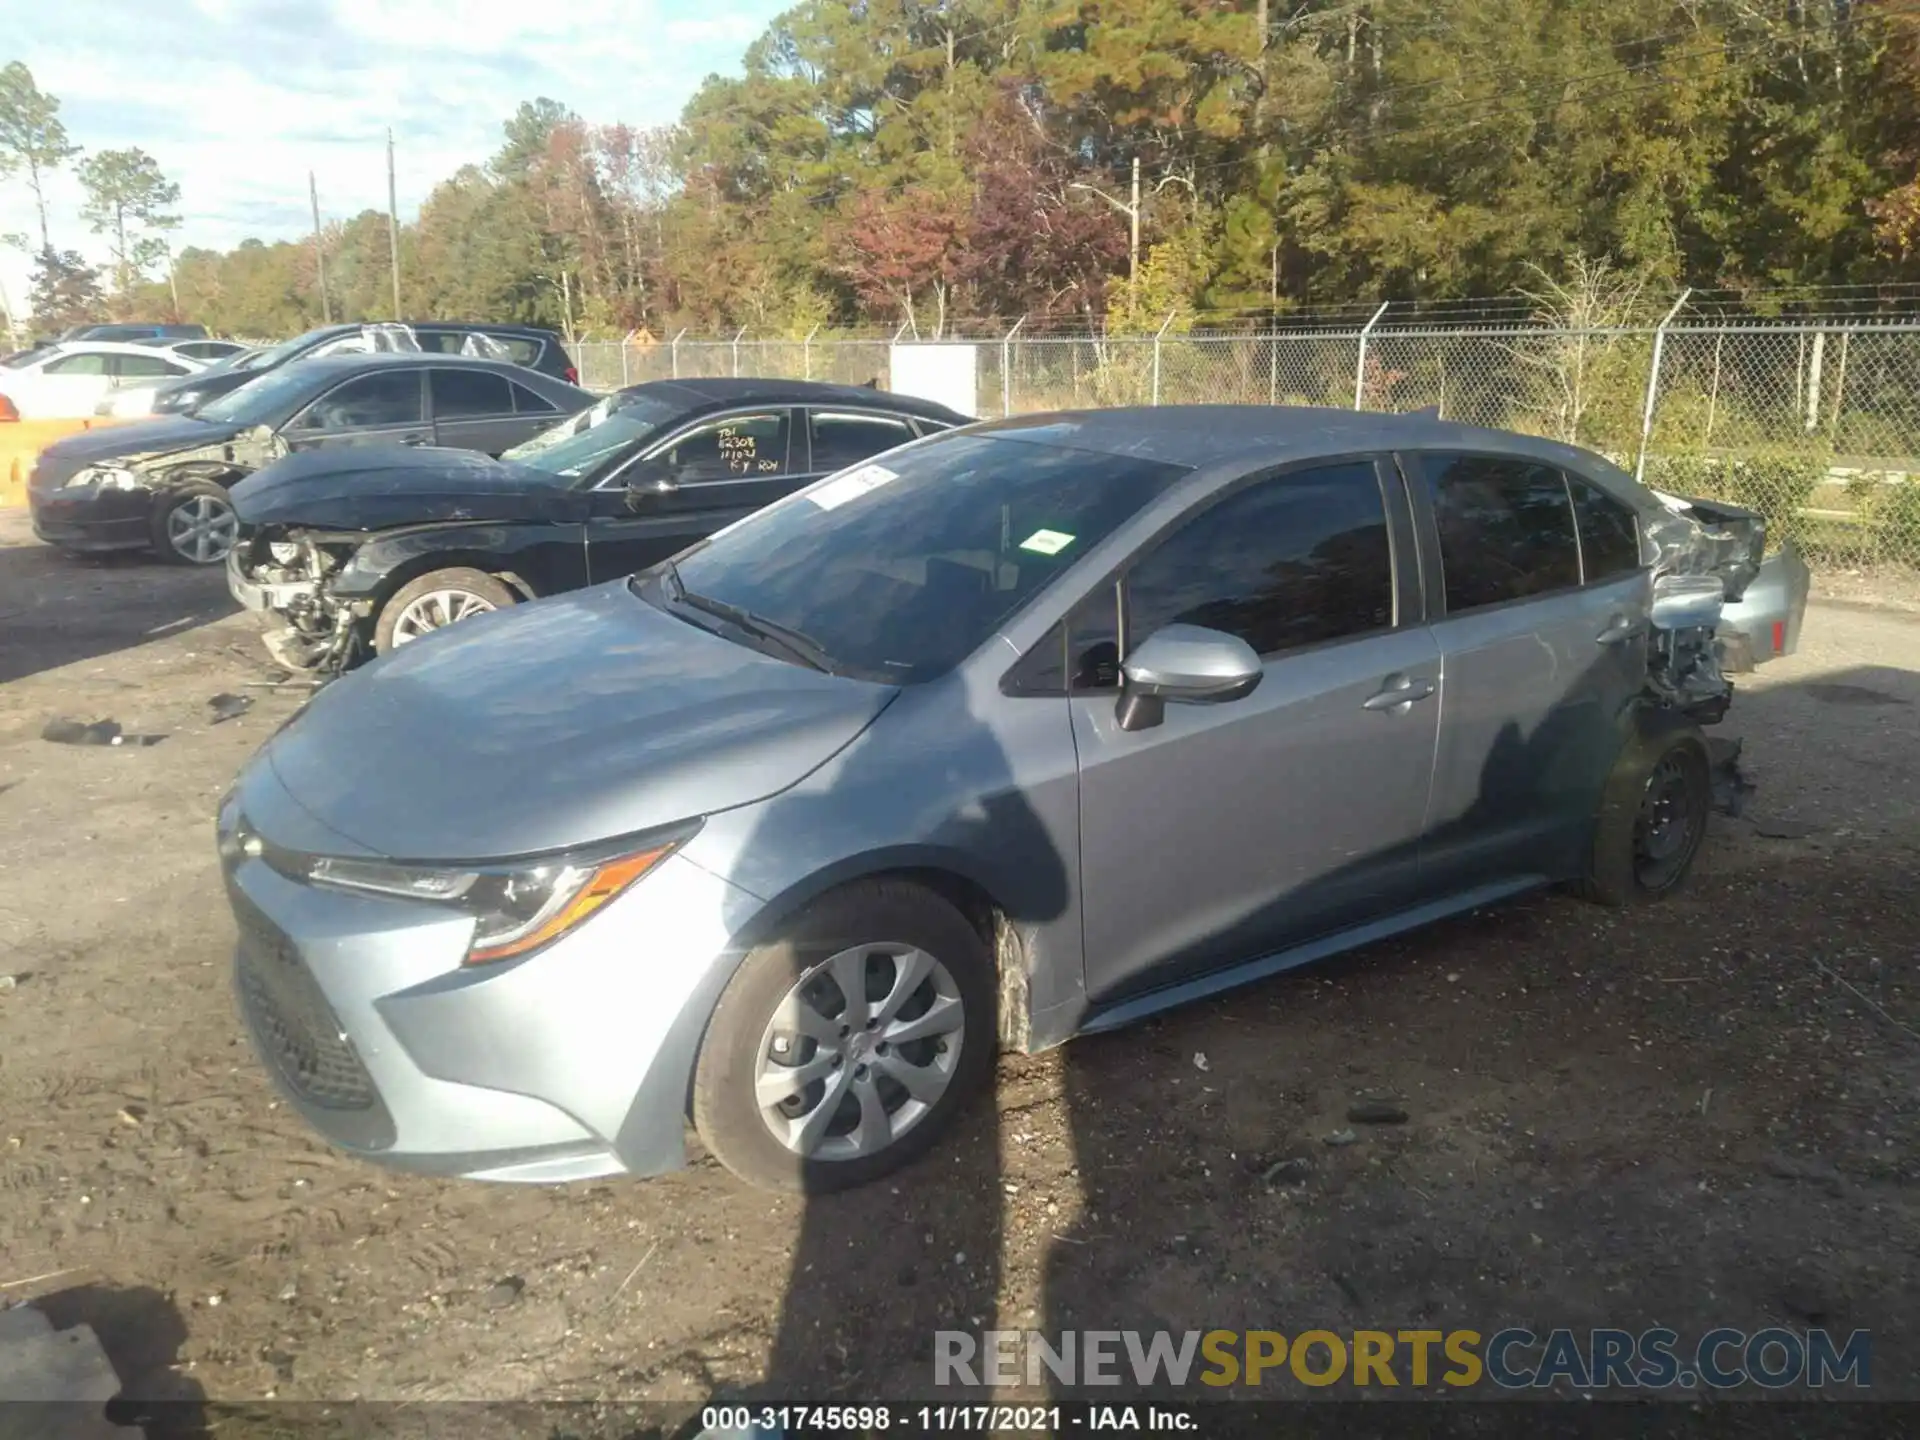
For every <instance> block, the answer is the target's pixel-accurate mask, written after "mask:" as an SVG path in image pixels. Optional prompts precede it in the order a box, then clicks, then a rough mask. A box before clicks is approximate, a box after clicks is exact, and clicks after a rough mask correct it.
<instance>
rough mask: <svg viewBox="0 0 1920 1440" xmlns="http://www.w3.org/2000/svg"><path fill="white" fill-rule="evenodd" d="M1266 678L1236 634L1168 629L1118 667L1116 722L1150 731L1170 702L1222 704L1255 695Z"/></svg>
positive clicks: (1257, 660) (1193, 628)
mask: <svg viewBox="0 0 1920 1440" xmlns="http://www.w3.org/2000/svg"><path fill="white" fill-rule="evenodd" d="M1264 673H1265V671H1264V670H1263V669H1262V668H1261V664H1260V657H1259V656H1258V655H1257V654H1255V653H1254V649H1253V647H1252V646H1251V645H1249V644H1247V642H1246V641H1244V640H1242V639H1241V638H1240V637H1239V636H1238V635H1229V634H1227V633H1226V632H1225V631H1224V630H1209V629H1207V628H1206V627H1204V626H1200V625H1168V626H1165V627H1163V628H1161V629H1159V630H1156V631H1154V632H1153V634H1151V635H1149V636H1148V637H1147V638H1146V640H1145V641H1143V642H1142V643H1141V644H1140V645H1139V646H1138V648H1136V649H1135V650H1134V652H1133V653H1132V654H1131V655H1129V656H1127V658H1126V660H1125V661H1124V662H1122V664H1121V666H1120V674H1121V687H1120V700H1119V703H1118V705H1117V706H1116V707H1115V711H1114V718H1115V719H1116V720H1118V721H1119V724H1120V728H1121V729H1122V730H1150V729H1152V728H1153V727H1154V726H1155V725H1158V724H1159V723H1160V722H1161V721H1162V720H1164V719H1165V718H1166V703H1167V701H1169V700H1172V701H1175V702H1176V703H1179V704H1185V705H1220V704H1224V703H1226V702H1227V701H1229V700H1239V699H1241V698H1242V697H1244V696H1247V695H1250V694H1252V693H1253V689H1254V687H1255V686H1256V685H1258V684H1259V683H1260V677H1261V676H1262V675H1263V674H1264Z"/></svg>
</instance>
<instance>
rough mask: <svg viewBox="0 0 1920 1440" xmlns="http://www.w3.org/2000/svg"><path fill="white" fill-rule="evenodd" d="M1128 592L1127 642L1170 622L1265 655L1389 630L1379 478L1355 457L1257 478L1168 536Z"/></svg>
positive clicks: (1389, 568)
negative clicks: (1223, 634) (1220, 633)
mask: <svg viewBox="0 0 1920 1440" xmlns="http://www.w3.org/2000/svg"><path fill="white" fill-rule="evenodd" d="M1126 590H1127V640H1128V643H1129V644H1130V645H1134V644H1138V643H1139V642H1140V641H1142V640H1145V639H1146V638H1147V637H1148V636H1149V635H1151V634H1153V632H1154V631H1156V630H1158V629H1160V628H1161V627H1162V626H1163V625H1173V624H1176V623H1177V624H1186V625H1205V626H1207V627H1209V628H1211V629H1214V630H1225V631H1227V632H1229V633H1230V634H1234V635H1238V636H1239V637H1240V638H1241V639H1243V640H1245V641H1246V642H1247V643H1248V644H1249V645H1251V646H1252V647H1253V648H1254V649H1255V650H1256V651H1258V652H1259V653H1260V654H1262V655H1273V654H1277V653H1279V652H1280V651H1283V650H1295V649H1298V648H1300V647H1301V646H1303V645H1318V644H1322V643H1324V642H1325V641H1328V640H1339V639H1343V638H1345V637H1347V636H1350V635H1364V634H1366V633H1367V632H1369V631H1372V630H1384V629H1386V628H1388V627H1389V626H1391V625H1392V624H1393V558H1392V549H1391V547H1390V545H1389V543H1388V540H1387V511H1386V504H1385V502H1384V501H1383V500H1382V498H1381V495H1380V480H1379V476H1378V474H1377V473H1376V472H1375V470H1374V467H1373V464H1372V462H1370V461H1357V462H1352V463H1348V464H1343V465H1327V466H1322V467H1319V468H1317V469H1312V470H1300V471H1295V472H1294V473H1292V474H1288V475H1282V476H1280V477H1278V478H1276V479H1273V480H1266V481H1262V482H1261V483H1259V484H1257V485H1253V486H1251V487H1249V488H1248V489H1246V490H1243V491H1241V492H1240V493H1239V494H1237V495H1234V496H1232V497H1231V498H1229V499H1227V500H1224V501H1222V502H1220V503H1219V504H1218V505H1215V506H1213V507H1212V508H1211V509H1209V510H1207V511H1205V512H1203V513H1202V514H1200V515H1199V516H1197V517H1196V518H1195V519H1193V520H1191V521H1189V522H1188V523H1187V524H1186V525H1185V526H1183V527H1182V528H1181V529H1180V530H1178V531H1176V532H1175V533H1174V534H1173V535H1172V536H1170V537H1169V538H1168V539H1166V540H1165V541H1163V542H1162V543H1161V544H1160V545H1159V547H1158V548H1157V549H1155V550H1154V551H1152V552H1151V553H1150V554H1149V555H1148V556H1147V557H1146V558H1145V559H1144V560H1143V561H1141V562H1140V563H1139V564H1138V565H1136V566H1135V567H1134V569H1133V571H1132V573H1131V574H1130V575H1129V576H1128V577H1127V583H1126Z"/></svg>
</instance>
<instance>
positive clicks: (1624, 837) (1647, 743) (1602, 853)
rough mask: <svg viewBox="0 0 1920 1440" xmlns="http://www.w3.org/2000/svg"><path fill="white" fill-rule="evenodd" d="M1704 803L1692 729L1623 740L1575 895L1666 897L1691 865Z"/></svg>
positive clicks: (1709, 789) (1706, 789) (1702, 835)
mask: <svg viewBox="0 0 1920 1440" xmlns="http://www.w3.org/2000/svg"><path fill="white" fill-rule="evenodd" d="M1712 808H1713V771H1712V766H1711V764H1710V763H1709V761H1708V759H1707V745H1706V741H1705V739H1704V738H1703V737H1702V736H1701V734H1700V731H1699V729H1698V727H1696V726H1693V725H1685V726H1681V727H1678V728H1676V729H1672V730H1668V731H1666V732H1665V733H1662V734H1657V735H1652V736H1643V737H1639V738H1637V739H1635V740H1633V741H1630V742H1629V743H1628V745H1627V748H1626V750H1625V752H1624V753H1623V754H1622V755H1621V757H1620V759H1619V761H1618V763H1617V764H1615V766H1614V770H1613V774H1612V775H1611V776H1609V777H1608V779H1607V789H1606V794H1605V797H1604V799H1603V800H1602V802H1601V807H1600V815H1599V818H1598V819H1597V820H1596V821H1595V824H1594V829H1593V853H1592V857H1591V859H1590V861H1589V864H1588V871H1587V877H1586V880H1585V882H1584V884H1583V885H1582V886H1581V890H1582V892H1583V893H1584V894H1585V895H1586V897H1587V898H1588V899H1590V900H1595V901H1598V902H1599V903H1601V904H1603V905H1631V904H1635V903H1643V902H1646V901H1651V900H1661V899H1664V898H1665V897H1666V896H1668V895H1671V894H1672V893H1673V892H1674V891H1675V890H1678V889H1679V888H1680V886H1681V884H1682V883H1683V882H1684V881H1685V880H1686V878H1687V875H1688V873H1689V872H1690V871H1691V870H1692V869H1693V862H1694V860H1695V858H1696V857H1697V856H1698V855H1699V853H1700V847H1701V845H1702V844H1703V843H1704V842H1705V840H1706V838H1707V815H1708V812H1709V811H1710V810H1711V809H1712Z"/></svg>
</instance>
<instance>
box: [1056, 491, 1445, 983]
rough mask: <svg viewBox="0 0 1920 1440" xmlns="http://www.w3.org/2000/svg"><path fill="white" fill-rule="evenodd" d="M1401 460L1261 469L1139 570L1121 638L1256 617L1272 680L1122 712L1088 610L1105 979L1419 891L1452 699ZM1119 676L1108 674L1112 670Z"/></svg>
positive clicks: (1093, 911)
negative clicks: (1189, 701)
mask: <svg viewBox="0 0 1920 1440" xmlns="http://www.w3.org/2000/svg"><path fill="white" fill-rule="evenodd" d="M1404 506H1405V500H1404V497H1403V495H1402V494H1401V493H1400V489H1399V479H1398V476H1397V474H1395V473H1394V472H1393V470H1392V467H1391V466H1389V465H1387V464H1386V463H1385V462H1383V461H1381V462H1377V461H1376V460H1374V459H1373V458H1369V457H1362V458H1359V459H1353V460H1345V461H1338V462H1322V463H1317V464H1315V465H1312V466H1310V467H1306V468H1303V469H1298V470H1293V471H1289V472H1283V473H1281V474H1279V475H1276V476H1274V477H1272V478H1268V479H1262V480H1258V481H1255V482H1254V483H1252V484H1251V485H1246V486H1243V487H1241V488H1239V489H1238V490H1236V491H1234V492H1232V493H1230V494H1229V495H1228V496H1226V497H1225V498H1223V499H1219V500H1217V501H1215V502H1212V503H1208V504H1205V505H1204V508H1202V509H1201V510H1200V511H1199V512H1197V513H1196V514H1194V515H1193V516H1192V517H1191V518H1189V519H1188V520H1186V521H1185V522H1184V523H1182V524H1181V525H1180V526H1179V527H1177V528H1176V529H1175V530H1173V531H1172V532H1171V533H1170V534H1168V535H1167V536H1165V537H1164V538H1163V539H1161V540H1159V541H1157V542H1154V543H1152V544H1151V545H1150V546H1149V547H1148V548H1147V549H1146V550H1145V551H1144V552H1143V553H1142V554H1141V555H1140V556H1139V557H1138V558H1137V560H1136V561H1134V562H1133V563H1132V564H1131V565H1130V566H1129V567H1128V568H1127V570H1126V571H1125V573H1124V574H1123V576H1122V577H1121V579H1120V582H1119V585H1120V594H1121V599H1122V601H1123V607H1124V608H1123V615H1124V620H1123V622H1122V625H1121V627H1120V629H1121V644H1122V648H1123V649H1124V648H1125V647H1130V646H1133V645H1136V644H1138V643H1139V642H1140V641H1142V640H1144V639H1146V638H1147V637H1148V636H1149V635H1151V634H1153V633H1154V632H1155V631H1157V630H1159V629H1160V628H1161V627H1162V626H1165V625H1170V624H1173V623H1176V622H1183V623H1187V624H1193V625H1204V626H1208V627H1210V628H1213V629H1217V630H1224V631H1228V632H1230V633H1232V634H1236V635H1239V636H1240V637H1241V638H1243V639H1244V640H1246V641H1247V643H1248V644H1249V645H1251V646H1252V647H1253V648H1254V649H1255V650H1256V651H1257V652H1259V654H1260V655H1261V656H1262V658H1263V660H1264V661H1265V673H1264V675H1263V678H1262V679H1261V682H1260V684H1259V686H1258V687H1257V688H1256V689H1255V690H1254V691H1253V692H1252V693H1251V694H1250V695H1247V696H1246V697H1244V698H1242V699H1239V700H1235V701H1231V702H1228V703H1225V704H1219V705H1179V704H1174V705H1168V706H1167V707H1166V716H1165V719H1164V721H1163V722H1162V723H1161V724H1159V725H1156V726H1153V727H1152V728H1150V729H1146V730H1138V731H1126V730H1122V729H1121V728H1120V727H1119V724H1118V723H1117V720H1116V718H1115V696H1116V693H1117V691H1116V689H1115V688H1113V682H1114V679H1115V675H1114V672H1113V669H1112V667H1111V665H1110V664H1109V663H1107V662H1105V661H1103V659H1102V657H1101V655H1100V654H1099V651H1100V649H1101V648H1102V642H1101V640H1100V632H1101V631H1102V630H1103V629H1106V628H1107V627H1106V626H1105V625H1103V624H1102V623H1101V622H1100V620H1099V618H1098V617H1097V616H1096V615H1091V614H1088V613H1085V611H1086V607H1085V606H1084V605H1083V607H1082V612H1083V613H1082V614H1080V615H1078V616H1077V617H1076V621H1075V630H1076V632H1077V635H1078V637H1080V638H1077V639H1076V641H1075V642H1074V646H1073V647H1072V653H1073V659H1072V660H1071V662H1070V663H1071V667H1072V669H1073V670H1074V671H1075V672H1076V674H1075V678H1074V694H1073V697H1072V699H1071V700H1070V702H1069V703H1070V706H1071V709H1072V721H1073V732H1074V740H1075V744H1076V746H1077V747H1078V752H1079V762H1080V835H1081V847H1082V850H1081V854H1082V863H1083V872H1082V897H1083V902H1082V903H1083V907H1084V917H1085V919H1084V924H1085V935H1086V976H1087V989H1088V993H1089V994H1090V995H1091V996H1092V997H1093V998H1094V999H1095V1000H1096V1002H1111V1001H1113V1000H1116V999H1119V998H1122V997H1124V996H1128V995H1132V994H1137V993H1139V992H1142V991H1146V990H1151V989H1157V988H1160V987H1162V986H1164V985H1167V984H1171V983H1175V982H1178V981H1182V980H1186V979H1190V978H1193V977H1195V976H1197V975H1199V974H1202V973H1204V972H1206V971H1209V970H1215V969H1220V968H1223V967H1226V966H1230V965H1233V964H1236V963H1238V962H1242V961H1247V960H1253V959H1257V958H1260V957H1262V956H1266V955H1270V954H1273V953H1275V952H1277V951H1281V950H1286V949H1288V948H1291V947H1293V946H1295V945H1299V944H1301V943H1303V942H1306V941H1310V940H1312V939H1314V938H1316V937H1318V936H1321V935H1324V934H1328V933H1330V932H1333V931H1337V930H1341V929H1344V928H1347V927H1349V926H1352V925H1354V924H1358V923H1361V922H1364V921H1366V920H1369V919H1377V918H1380V917H1382V916H1385V915H1388V914H1391V913H1392V912H1394V911H1395V910H1398V909H1402V908H1405V907H1406V906H1408V905H1409V904H1411V903H1412V902H1413V900H1414V898H1415V896H1416V893H1417V879H1418V871H1419V845H1420V829H1421V825H1422V822H1423V820H1424V817H1425V815H1426V810H1427V788H1428V782H1429V780H1430V778H1431V775H1432V769H1433V743H1434V734H1435V726H1436V721H1437V717H1438V713H1439V710H1440V701H1439V695H1438V691H1439V686H1440V680H1441V676H1440V662H1439V652H1438V648H1437V646H1436V645H1435V642H1434V638H1433V636H1432V634H1431V632H1430V631H1429V630H1428V629H1427V628H1426V625H1425V624H1424V615H1423V614H1422V613H1421V611H1420V606H1419V593H1418V590H1417V587H1415V586H1413V585H1412V584H1410V583H1408V581H1407V580H1406V579H1405V578H1404V574H1405V573H1406V572H1409V571H1410V567H1411V564H1412V555H1411V553H1410V552H1411V550H1412V538H1411V537H1412V532H1411V525H1410V523H1409V521H1408V519H1407V515H1406V511H1405V508H1404ZM1103 682H1104V685H1103Z"/></svg>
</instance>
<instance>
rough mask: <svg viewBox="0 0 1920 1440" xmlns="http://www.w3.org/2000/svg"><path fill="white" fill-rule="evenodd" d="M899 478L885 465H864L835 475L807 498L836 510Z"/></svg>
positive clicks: (809, 492)
mask: <svg viewBox="0 0 1920 1440" xmlns="http://www.w3.org/2000/svg"><path fill="white" fill-rule="evenodd" d="M899 478H900V476H899V474H898V473H897V472H895V471H892V470H889V469H887V467H886V466H884V465H862V466H861V467H860V468H859V469H858V470H849V471H847V473H846V474H844V475H837V476H835V477H834V478H833V479H831V480H829V481H827V482H826V483H825V484H823V485H821V486H820V487H819V488H818V489H816V490H809V491H808V492H807V498H808V499H809V500H811V501H812V502H813V503H814V504H816V505H818V506H819V507H820V508H821V509H822V510H836V509H838V508H839V507H840V506H842V505H844V504H846V503H847V502H848V501H849V500H858V499H859V498H860V497H861V496H862V495H866V494H870V493H871V492H873V491H875V490H878V489H879V488H880V487H881V486H882V485H885V484H886V483H887V482H888V481H890V480H898V479H899Z"/></svg>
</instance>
